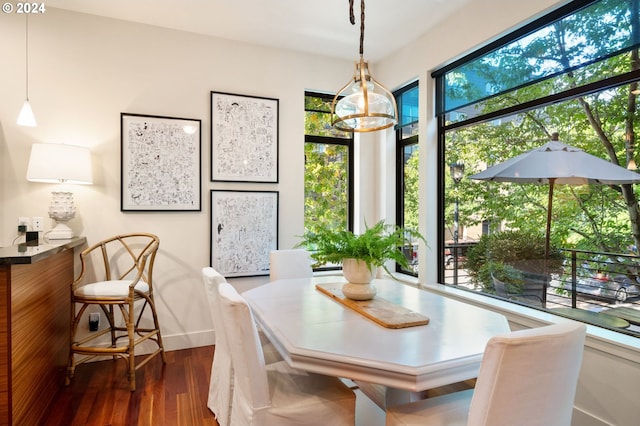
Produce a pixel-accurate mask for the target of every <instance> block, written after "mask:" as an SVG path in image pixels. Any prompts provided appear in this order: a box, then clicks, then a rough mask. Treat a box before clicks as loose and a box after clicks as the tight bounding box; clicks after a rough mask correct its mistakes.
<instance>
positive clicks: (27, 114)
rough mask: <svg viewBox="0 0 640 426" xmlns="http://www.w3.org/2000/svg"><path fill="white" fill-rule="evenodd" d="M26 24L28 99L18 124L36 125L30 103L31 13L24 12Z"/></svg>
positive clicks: (23, 105)
mask: <svg viewBox="0 0 640 426" xmlns="http://www.w3.org/2000/svg"><path fill="white" fill-rule="evenodd" d="M24 16H25V18H26V21H25V22H26V24H25V58H26V59H25V64H26V65H25V70H26V73H25V80H26V100H25V101H24V104H22V109H21V110H20V115H18V121H17V124H18V126H27V127H36V117H35V116H34V115H33V110H32V109H31V104H30V103H29V14H28V13H25V14H24Z"/></svg>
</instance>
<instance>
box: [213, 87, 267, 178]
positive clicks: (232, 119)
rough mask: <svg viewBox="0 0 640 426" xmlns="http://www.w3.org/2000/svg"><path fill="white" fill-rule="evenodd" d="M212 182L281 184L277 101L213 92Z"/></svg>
mask: <svg viewBox="0 0 640 426" xmlns="http://www.w3.org/2000/svg"><path fill="white" fill-rule="evenodd" d="M211 180H212V181H221V182H274V183H277V182H278V99H271V98H261V97H254V96H245V95H234V94H231V93H222V92H211Z"/></svg>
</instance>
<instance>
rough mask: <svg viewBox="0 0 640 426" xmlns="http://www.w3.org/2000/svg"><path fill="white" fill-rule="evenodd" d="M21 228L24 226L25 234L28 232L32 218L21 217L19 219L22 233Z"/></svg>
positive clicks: (19, 227)
mask: <svg viewBox="0 0 640 426" xmlns="http://www.w3.org/2000/svg"><path fill="white" fill-rule="evenodd" d="M21 226H24V227H25V228H24V232H27V231H28V230H29V227H30V226H31V218H30V217H26V216H19V217H18V231H19V232H20V229H22V228H21Z"/></svg>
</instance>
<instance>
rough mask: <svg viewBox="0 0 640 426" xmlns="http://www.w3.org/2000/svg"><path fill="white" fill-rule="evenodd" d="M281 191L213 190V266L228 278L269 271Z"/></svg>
mask: <svg viewBox="0 0 640 426" xmlns="http://www.w3.org/2000/svg"><path fill="white" fill-rule="evenodd" d="M278 198H279V193H278V191H233V190H216V189H212V190H211V197H210V199H211V210H210V211H211V216H210V229H211V239H210V242H211V244H210V247H211V250H210V266H211V267H213V268H214V269H216V270H217V271H218V272H220V273H221V274H222V275H224V276H225V277H247V276H260V275H268V274H269V252H270V251H271V250H276V249H277V248H278Z"/></svg>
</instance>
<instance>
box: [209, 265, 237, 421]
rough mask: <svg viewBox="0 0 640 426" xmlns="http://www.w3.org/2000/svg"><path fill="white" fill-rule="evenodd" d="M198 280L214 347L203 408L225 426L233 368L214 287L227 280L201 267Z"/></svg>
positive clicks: (228, 411) (227, 419)
mask: <svg viewBox="0 0 640 426" xmlns="http://www.w3.org/2000/svg"><path fill="white" fill-rule="evenodd" d="M202 277H203V279H204V289H205V291H206V293H207V299H208V301H209V310H210V311H211V317H212V318H213V327H214V329H215V332H216V345H215V347H216V348H215V352H214V354H213V363H212V365H211V378H210V379H209V398H208V400H207V407H209V409H210V410H211V412H213V414H215V416H216V420H217V421H218V423H219V424H220V426H228V425H229V416H230V415H231V398H232V394H233V368H232V366H231V353H230V351H229V342H228V340H227V336H226V335H225V330H224V327H223V326H222V312H221V311H220V303H219V300H218V286H219V285H220V284H222V283H225V282H227V281H226V279H225V278H224V277H223V276H222V275H221V274H220V273H219V272H218V271H216V270H215V269H213V268H210V267H205V268H202Z"/></svg>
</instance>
